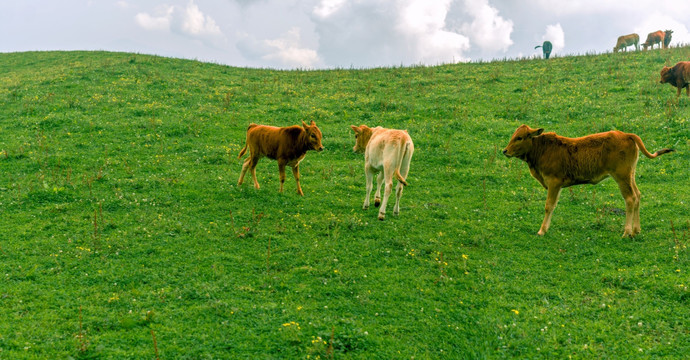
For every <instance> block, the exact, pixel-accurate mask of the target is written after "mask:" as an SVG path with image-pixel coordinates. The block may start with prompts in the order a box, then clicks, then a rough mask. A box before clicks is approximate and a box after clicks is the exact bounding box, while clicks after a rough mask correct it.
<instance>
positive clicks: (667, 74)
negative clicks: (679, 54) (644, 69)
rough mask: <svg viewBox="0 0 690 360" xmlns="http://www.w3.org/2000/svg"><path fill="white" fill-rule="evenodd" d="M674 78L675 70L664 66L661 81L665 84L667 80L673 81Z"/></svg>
mask: <svg viewBox="0 0 690 360" xmlns="http://www.w3.org/2000/svg"><path fill="white" fill-rule="evenodd" d="M672 80H673V71H672V69H671V68H670V67H668V66H664V68H663V69H661V81H659V82H660V83H662V84H664V83H667V82H671V81H672Z"/></svg>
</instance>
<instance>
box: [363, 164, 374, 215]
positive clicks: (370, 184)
mask: <svg viewBox="0 0 690 360" xmlns="http://www.w3.org/2000/svg"><path fill="white" fill-rule="evenodd" d="M364 174H365V175H366V179H367V195H366V196H365V197H364V205H362V209H364V210H366V209H368V208H369V196H370V195H371V189H373V188H374V170H373V169H371V168H370V167H369V166H366V165H365V166H364Z"/></svg>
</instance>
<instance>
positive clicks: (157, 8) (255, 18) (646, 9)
mask: <svg viewBox="0 0 690 360" xmlns="http://www.w3.org/2000/svg"><path fill="white" fill-rule="evenodd" d="M622 4H625V5H622ZM688 26H690V1H689V0H635V1H620V0H60V1H52V0H17V1H2V2H0V34H2V37H1V40H0V52H16V51H33V50H108V51H127V52H137V53H142V54H155V55H162V56H171V57H179V58H188V59H197V60H201V61H208V62H214V63H219V64H227V65H232V66H242V67H268V68H280V69H293V68H301V69H320V68H334V67H339V68H370V67H379V66H398V65H414V64H426V65H436V64H442V63H452V62H460V61H476V60H487V61H488V60H492V59H504V58H519V57H528V56H535V55H539V54H541V50H535V49H534V46H535V45H539V44H541V43H542V42H543V41H544V40H550V41H551V42H552V43H553V45H554V54H556V55H560V56H566V55H572V54H585V53H601V52H606V51H611V50H612V48H613V46H614V45H615V42H616V38H617V37H618V36H619V35H624V34H629V33H633V32H635V33H638V34H639V35H640V37H641V38H642V41H644V39H645V38H646V35H647V34H648V33H649V32H652V31H656V30H666V29H671V30H673V31H674V33H673V41H672V44H676V45H677V44H688V43H690V33H689V31H688Z"/></svg>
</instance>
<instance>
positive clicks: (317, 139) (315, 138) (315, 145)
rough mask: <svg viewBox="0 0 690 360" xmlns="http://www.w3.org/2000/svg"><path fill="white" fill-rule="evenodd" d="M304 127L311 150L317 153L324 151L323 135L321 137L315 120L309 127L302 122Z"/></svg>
mask: <svg viewBox="0 0 690 360" xmlns="http://www.w3.org/2000/svg"><path fill="white" fill-rule="evenodd" d="M302 127H303V128H304V131H305V132H306V135H307V143H308V144H309V148H310V149H312V150H316V151H323V145H321V138H322V137H323V135H321V130H319V127H318V126H316V123H315V122H314V120H312V121H311V124H309V125H307V124H306V123H305V122H304V121H302Z"/></svg>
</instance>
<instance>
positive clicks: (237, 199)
mask: <svg viewBox="0 0 690 360" xmlns="http://www.w3.org/2000/svg"><path fill="white" fill-rule="evenodd" d="M689 58H690V48H687V47H686V48H674V49H669V50H663V51H660V50H654V51H648V52H640V53H635V52H628V53H619V54H602V55H583V56H572V57H562V58H560V57H557V58H553V59H550V60H549V61H544V60H536V59H530V60H516V61H497V62H490V63H469V64H456V65H440V66H433V67H424V66H419V67H400V68H383V69H367V70H354V69H337V70H328V71H274V70H263V69H241V68H233V67H227V66H221V65H216V64H208V63H201V62H196V61H188V60H178V59H168V58H161V57H153V56H146V55H140V54H126V53H108V52H29V53H9V54H0V103H1V104H2V107H1V109H2V111H1V112H0V269H1V271H0V359H45V358H56V359H58V358H61V359H66V358H75V359H85V358H98V359H111V358H112V359H123V358H133V359H135V358H136V359H144V358H145V359H155V358H161V359H177V358H188V359H225V358H228V359H232V358H237V359H293V358H294V359H307V358H308V359H319V358H320V359H404V358H415V359H427V358H428V359H451V358H452V359H470V358H488V359H497V358H530V359H540V358H543V359H564V358H576V359H577V358H580V359H588V358H668V359H678V358H686V357H687V356H688V354H690V290H688V287H690V250H688V243H689V242H690V228H689V226H690V216H689V211H688V210H689V209H688V204H689V203H690V184H689V183H688V180H689V179H690V166H689V165H690V158H689V157H688V151H689V150H690V149H689V148H690V143H689V142H690V140H689V139H690V127H689V125H690V122H689V120H688V118H689V117H690V99H688V98H687V97H686V96H685V95H684V92H683V95H681V97H680V99H677V98H676V96H675V93H676V92H675V88H672V87H671V86H669V85H668V84H663V85H662V84H659V71H660V69H661V68H662V67H663V66H664V65H673V64H675V63H676V62H677V61H680V60H687V59H689ZM302 120H304V121H306V122H309V121H311V120H314V121H315V122H316V123H317V125H318V126H319V127H320V129H321V130H322V132H323V134H324V139H323V144H324V146H325V147H326V150H325V151H323V152H321V153H316V152H309V153H308V154H307V156H306V158H305V159H304V161H303V162H302V165H301V173H302V178H301V182H302V188H303V190H304V192H305V196H304V197H300V196H298V195H297V193H296V191H295V182H294V179H293V178H292V176H291V174H290V172H289V171H288V174H287V180H286V182H285V192H284V193H283V194H279V193H278V186H279V183H278V170H277V165H276V163H275V162H274V161H270V160H268V159H263V160H261V162H260V163H259V166H258V167H257V175H258V178H259V182H260V184H261V186H262V188H261V190H258V191H257V190H255V189H254V188H253V187H252V185H251V180H250V181H248V182H245V184H243V186H241V187H238V186H237V185H236V182H237V178H238V175H239V172H240V169H241V160H239V159H237V154H238V153H239V150H240V148H241V147H242V146H243V145H244V139H245V130H246V128H247V125H248V124H249V123H251V122H257V123H263V124H270V125H277V126H287V125H294V124H299V123H300V122H301V121H302ZM522 123H526V124H528V125H530V126H532V127H543V128H545V129H546V131H555V132H557V133H558V134H560V135H563V136H570V137H577V136H582V135H586V134H590V133H594V132H601V131H607V130H611V129H619V130H623V131H626V132H634V133H636V134H638V135H640V137H641V138H642V140H643V141H644V142H645V145H646V146H647V148H648V149H649V150H650V151H655V150H658V149H660V148H663V147H673V148H675V149H676V150H677V152H675V153H671V154H667V155H664V156H662V157H660V158H657V159H654V160H650V159H647V158H645V157H644V156H641V158H640V160H639V162H638V167H637V182H638V185H639V188H640V191H641V192H642V201H641V211H640V213H641V223H642V233H641V234H640V235H639V236H637V237H636V238H634V239H628V238H621V235H622V233H623V223H624V209H625V205H624V203H623V199H622V197H621V195H620V193H619V190H618V188H617V186H616V184H615V182H613V181H612V180H606V181H604V182H602V183H600V184H598V185H595V186H591V185H581V186H576V187H572V188H569V189H565V190H564V191H563V193H562V195H561V199H560V201H559V204H558V207H557V208H556V210H555V213H554V217H553V221H552V225H551V229H550V230H549V232H548V233H547V234H546V236H544V237H538V236H536V233H537V231H538V229H539V225H540V223H541V220H542V218H543V211H544V210H543V209H544V201H545V198H546V191H545V190H544V189H543V188H541V186H540V185H539V184H538V182H537V181H536V180H534V179H533V178H532V177H531V176H530V174H529V170H528V168H527V165H526V164H525V163H524V162H522V161H520V160H518V159H507V158H505V157H503V155H502V154H501V150H502V149H503V148H504V147H505V145H506V144H507V143H508V140H509V138H510V136H511V135H512V133H513V131H514V130H515V129H516V128H517V127H518V126H519V125H520V124H522ZM360 124H367V125H370V126H376V125H381V126H384V127H390V128H401V129H407V130H408V131H409V133H410V135H411V136H412V139H413V140H414V142H415V153H414V157H413V158H412V164H411V171H410V175H409V177H408V182H409V184H410V185H409V186H408V187H407V188H405V191H404V195H403V197H402V200H401V213H400V215H399V216H397V217H395V216H393V215H392V208H393V204H392V202H391V203H390V204H389V207H388V212H387V219H386V220H385V221H383V222H380V221H378V220H377V219H376V211H377V210H375V209H374V208H373V207H372V208H370V209H369V210H367V211H364V210H362V209H361V205H362V201H363V199H364V180H365V179H364V170H363V162H364V160H363V155H361V154H355V153H353V152H352V147H353V146H354V136H353V133H352V131H351V130H350V127H349V125H360Z"/></svg>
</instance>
